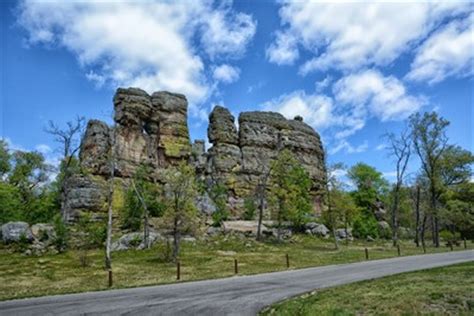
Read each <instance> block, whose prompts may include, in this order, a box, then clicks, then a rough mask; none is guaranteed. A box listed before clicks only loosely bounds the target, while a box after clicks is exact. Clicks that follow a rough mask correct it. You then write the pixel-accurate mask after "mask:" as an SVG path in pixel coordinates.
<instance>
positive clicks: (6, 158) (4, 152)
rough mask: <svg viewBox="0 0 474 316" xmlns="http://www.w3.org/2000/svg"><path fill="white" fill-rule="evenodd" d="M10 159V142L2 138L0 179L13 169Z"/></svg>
mask: <svg viewBox="0 0 474 316" xmlns="http://www.w3.org/2000/svg"><path fill="white" fill-rule="evenodd" d="M10 159H11V154H10V151H9V150H8V144H7V142H6V141H5V140H4V139H0V180H1V179H3V177H4V176H5V175H6V174H7V173H8V172H9V171H10V170H11V162H10Z"/></svg>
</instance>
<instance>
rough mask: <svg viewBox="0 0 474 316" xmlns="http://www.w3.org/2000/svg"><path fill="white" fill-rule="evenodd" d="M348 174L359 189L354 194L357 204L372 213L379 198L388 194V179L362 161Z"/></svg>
mask: <svg viewBox="0 0 474 316" xmlns="http://www.w3.org/2000/svg"><path fill="white" fill-rule="evenodd" d="M347 176H348V177H349V179H350V180H351V181H352V183H353V184H354V185H355V187H356V189H357V190H356V191H355V192H353V194H352V195H353V197H354V200H355V202H356V204H357V205H358V206H359V207H361V208H363V209H364V210H365V211H366V212H367V213H368V214H370V213H371V212H370V211H371V210H374V209H375V202H376V201H377V198H381V197H384V196H385V195H386V193H387V189H388V183H387V180H385V179H384V178H383V176H382V173H380V172H379V171H377V170H376V169H375V168H374V167H372V166H369V165H367V164H365V163H362V162H359V163H357V164H355V165H354V166H352V167H351V168H350V169H349V171H348V172H347Z"/></svg>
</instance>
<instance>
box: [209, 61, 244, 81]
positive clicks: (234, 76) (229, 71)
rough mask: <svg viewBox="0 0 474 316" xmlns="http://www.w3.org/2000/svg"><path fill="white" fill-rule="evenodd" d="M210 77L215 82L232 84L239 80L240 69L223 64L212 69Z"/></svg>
mask: <svg viewBox="0 0 474 316" xmlns="http://www.w3.org/2000/svg"><path fill="white" fill-rule="evenodd" d="M212 76H213V78H214V79H215V80H216V81H221V82H223V83H232V82H235V81H237V80H238V79H239V76H240V69H239V68H237V67H233V66H230V65H228V64H223V65H220V66H218V67H216V68H214V72H213V74H212Z"/></svg>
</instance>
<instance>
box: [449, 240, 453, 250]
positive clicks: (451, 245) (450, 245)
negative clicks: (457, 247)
mask: <svg viewBox="0 0 474 316" xmlns="http://www.w3.org/2000/svg"><path fill="white" fill-rule="evenodd" d="M453 244H454V242H452V241H450V242H449V248H451V251H453Z"/></svg>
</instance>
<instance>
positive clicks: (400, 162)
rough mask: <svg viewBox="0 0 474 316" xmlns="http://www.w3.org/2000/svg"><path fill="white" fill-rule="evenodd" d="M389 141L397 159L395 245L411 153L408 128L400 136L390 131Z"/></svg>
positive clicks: (393, 213)
mask: <svg viewBox="0 0 474 316" xmlns="http://www.w3.org/2000/svg"><path fill="white" fill-rule="evenodd" d="M385 137H386V138H387V140H388V142H389V147H388V150H389V155H390V156H391V157H393V158H394V160H395V168H396V173H397V178H396V181H395V185H394V188H393V203H392V241H393V246H396V245H397V243H398V221H399V218H398V213H399V207H400V190H401V188H402V185H403V180H404V177H405V171H406V169H407V165H408V161H409V159H410V154H411V139H410V137H411V136H410V134H409V131H408V130H407V129H405V130H404V131H402V132H401V133H400V135H399V136H396V135H395V134H393V133H389V134H387V135H386V136H385Z"/></svg>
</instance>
